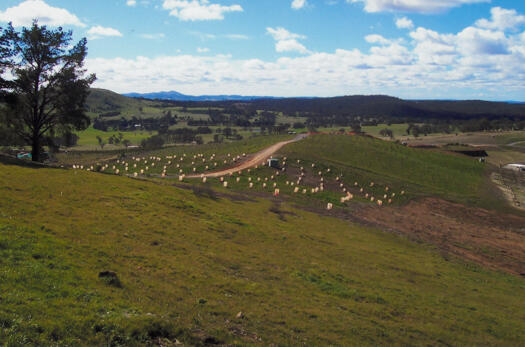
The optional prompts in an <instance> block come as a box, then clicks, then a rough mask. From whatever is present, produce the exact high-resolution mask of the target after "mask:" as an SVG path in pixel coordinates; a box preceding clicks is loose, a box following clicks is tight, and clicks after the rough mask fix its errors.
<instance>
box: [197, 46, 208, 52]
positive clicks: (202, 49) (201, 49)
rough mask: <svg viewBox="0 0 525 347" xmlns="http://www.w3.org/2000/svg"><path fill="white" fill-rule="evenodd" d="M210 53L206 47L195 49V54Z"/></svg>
mask: <svg viewBox="0 0 525 347" xmlns="http://www.w3.org/2000/svg"><path fill="white" fill-rule="evenodd" d="M209 51H210V49H209V48H206V47H197V52H198V53H208V52H209Z"/></svg>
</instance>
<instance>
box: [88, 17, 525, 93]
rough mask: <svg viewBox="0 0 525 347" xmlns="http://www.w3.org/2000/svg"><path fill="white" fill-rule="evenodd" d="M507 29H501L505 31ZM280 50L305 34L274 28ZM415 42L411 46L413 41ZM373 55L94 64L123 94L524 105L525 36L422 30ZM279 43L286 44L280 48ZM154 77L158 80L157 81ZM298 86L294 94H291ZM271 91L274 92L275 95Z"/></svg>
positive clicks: (377, 43)
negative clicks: (369, 97) (486, 98)
mask: <svg viewBox="0 0 525 347" xmlns="http://www.w3.org/2000/svg"><path fill="white" fill-rule="evenodd" d="M500 29H502V28H500ZM267 33H268V34H269V35H271V36H272V37H273V38H274V39H275V41H276V50H282V51H299V52H300V51H302V50H305V48H304V46H302V45H301V46H302V47H303V48H300V47H293V44H291V45H290V46H286V45H287V44H288V43H287V42H288V41H294V40H295V41H296V42H297V43H298V44H299V45H300V42H299V41H300V40H303V39H305V38H306V37H305V36H304V35H300V34H296V33H292V32H290V31H288V30H286V29H284V28H267ZM406 38H408V40H407V39H406ZM365 40H366V41H368V42H369V43H370V44H371V45H372V46H371V47H370V49H369V50H368V51H364V50H359V49H351V50H345V49H337V50H335V51H333V52H308V54H304V55H299V56H294V57H288V56H286V57H280V58H278V59H275V60H262V59H235V58H233V57H232V56H229V55H209V54H208V55H176V56H162V57H155V58H145V57H137V58H135V59H122V58H115V59H89V58H88V61H87V67H88V69H89V71H90V72H94V73H96V74H97V77H98V80H97V82H96V86H97V87H101V88H108V89H112V90H115V91H118V92H129V91H137V92H149V91H158V90H173V89H175V90H178V91H181V92H184V93H187V94H218V93H220V94H223V93H227V94H244V95H268V94H272V95H280V96H306V95H315V96H333V95H345V94H377V93H383V94H393V95H396V96H401V97H409V98H428V97H429V96H432V97H436V98H439V97H445V98H447V97H448V98H449V97H458V98H459V97H465V98H468V97H475V96H476V95H477V93H478V92H479V91H480V90H483V91H485V92H487V91H488V92H491V93H493V94H492V95H491V97H492V98H494V99H498V98H499V99H501V98H505V99H508V98H510V97H516V98H520V97H522V95H524V92H525V86H524V85H523V80H524V79H525V33H523V32H521V31H520V32H515V31H509V32H505V31H503V30H496V29H488V28H481V27H479V26H477V25H473V26H468V27H466V28H463V29H462V30H459V31H457V32H453V33H440V32H437V31H434V30H430V29H427V28H423V27H418V28H417V29H415V30H411V31H410V32H409V33H406V36H405V37H401V38H392V39H390V38H389V39H387V38H384V37H383V36H380V35H377V34H374V35H369V36H367V37H365ZM279 42H283V43H281V45H283V46H280V47H278V44H279ZM152 76H154V77H153V79H154V80H153V81H152ZM290 86H293V88H290ZM268 91H271V92H268Z"/></svg>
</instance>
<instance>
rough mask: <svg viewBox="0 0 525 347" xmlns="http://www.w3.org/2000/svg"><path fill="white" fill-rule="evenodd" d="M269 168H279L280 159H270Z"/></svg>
mask: <svg viewBox="0 0 525 347" xmlns="http://www.w3.org/2000/svg"><path fill="white" fill-rule="evenodd" d="M268 166H269V167H273V168H275V169H277V168H279V159H276V158H270V159H268Z"/></svg>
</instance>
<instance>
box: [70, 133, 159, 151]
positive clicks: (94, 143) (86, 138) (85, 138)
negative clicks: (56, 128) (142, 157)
mask: <svg viewBox="0 0 525 347" xmlns="http://www.w3.org/2000/svg"><path fill="white" fill-rule="evenodd" d="M119 133H121V134H122V135H123V139H127V140H129V141H130V142H131V144H132V145H139V144H140V142H141V141H142V140H143V139H145V138H148V137H151V136H152V135H155V134H156V133H157V132H156V131H153V132H150V131H146V130H137V131H101V130H97V129H93V128H92V127H89V128H87V129H86V130H83V131H80V132H77V135H78V137H79V139H78V146H77V147H74V149H81V150H96V149H100V146H99V144H98V139H97V136H100V138H102V140H104V142H105V143H106V145H105V146H104V148H106V149H115V148H123V147H124V145H110V144H108V139H109V138H110V137H112V136H113V135H115V136H118V135H119Z"/></svg>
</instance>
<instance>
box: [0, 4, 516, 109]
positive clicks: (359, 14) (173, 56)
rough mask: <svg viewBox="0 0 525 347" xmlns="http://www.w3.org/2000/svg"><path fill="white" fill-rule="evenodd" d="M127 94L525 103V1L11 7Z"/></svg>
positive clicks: (21, 21)
mask: <svg viewBox="0 0 525 347" xmlns="http://www.w3.org/2000/svg"><path fill="white" fill-rule="evenodd" d="M32 18H39V21H40V23H41V24H47V25H49V26H57V25H61V26H63V27H65V28H68V29H72V30H73V32H74V37H75V39H76V40H78V39H80V38H81V37H84V36H85V37H87V38H88V47H89V56H88V60H87V64H86V66H87V68H88V69H89V71H90V72H94V73H96V74H97V77H98V80H97V82H96V83H95V86H96V87H100V88H107V89H111V90H114V91H117V92H154V91H161V90H177V91H179V92H182V93H186V94H242V95H274V96H335V95H349V94H389V95H394V96H399V97H403V98H427V99H432V98H447V99H469V98H476V99H487V100H524V101H525V93H524V92H525V83H524V82H525V2H524V1H522V0H100V1H99V0H90V1H71V0H69V1H66V0H25V1H21V0H3V1H2V4H1V5H0V25H5V23H7V22H8V21H12V22H13V24H14V25H15V26H18V27H19V26H24V25H25V26H27V25H29V24H30V22H31V19H32Z"/></svg>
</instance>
